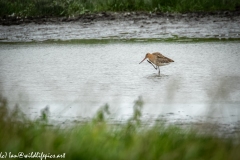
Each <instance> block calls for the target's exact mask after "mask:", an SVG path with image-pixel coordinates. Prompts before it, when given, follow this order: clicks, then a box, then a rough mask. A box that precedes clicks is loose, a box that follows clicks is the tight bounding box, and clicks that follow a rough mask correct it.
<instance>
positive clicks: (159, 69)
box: [158, 66, 160, 76]
mask: <svg viewBox="0 0 240 160" xmlns="http://www.w3.org/2000/svg"><path fill="white" fill-rule="evenodd" d="M158 75H159V76H160V67H159V66H158Z"/></svg>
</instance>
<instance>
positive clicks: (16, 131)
mask: <svg viewBox="0 0 240 160" xmlns="http://www.w3.org/2000/svg"><path fill="white" fill-rule="evenodd" d="M142 106H143V101H142V100H141V98H140V99H138V100H137V101H136V102H135V105H134V107H133V109H134V112H133V115H132V117H131V118H130V119H129V120H128V121H127V122H126V123H122V124H109V123H108V122H107V121H106V120H105V119H106V118H105V116H106V115H107V114H109V113H108V105H105V106H104V107H102V108H101V109H100V110H99V111H98V112H97V114H96V115H95V117H93V119H92V120H91V121H89V122H83V123H80V124H75V125H72V126H65V127H64V128H63V127H60V126H57V125H56V126H49V125H48V124H49V123H48V112H47V110H43V112H42V116H41V118H39V119H36V120H29V119H28V118H27V117H26V116H24V114H23V113H22V112H21V111H20V110H19V109H18V107H16V108H15V109H14V110H12V111H10V110H9V109H8V107H9V106H8V102H7V100H6V99H4V98H3V97H1V96H0V154H1V155H2V156H3V155H4V154H8V155H9V153H11V154H18V153H19V152H23V153H24V154H29V153H31V152H40V153H42V152H43V153H45V154H49V155H50V154H51V155H53V154H55V155H59V154H63V153H65V157H63V158H64V159H69V160H70V159H78V160H79V159H84V160H86V159H94V160H95V159H98V160H100V159H109V160H113V159H114V160H116V159H127V160H129V159H131V160H134V159H138V160H141V159H143V160H146V159H149V160H150V159H151V160H154V159H163V160H165V159H166V160H168V159H171V160H172V159H186V160H188V159H189V160H193V159H194V160H196V159H204V160H207V159H212V160H221V159H224V160H226V159H240V152H239V151H240V144H239V140H240V138H233V137H230V138H219V137H217V136H213V135H204V134H199V133H197V132H196V131H194V130H191V129H181V128H179V127H177V126H166V125H164V124H163V123H161V122H156V123H155V124H154V125H153V126H143V125H141V121H140V118H141V108H142ZM1 155H0V156H1ZM5 158H9V157H5ZM15 159H17V158H15ZM19 159H20V158H19ZM29 159H31V158H29ZM38 159H40V158H38ZM43 159H44V158H43ZM47 159H48V158H47Z"/></svg>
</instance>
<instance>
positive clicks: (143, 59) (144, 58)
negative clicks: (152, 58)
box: [139, 57, 147, 64]
mask: <svg viewBox="0 0 240 160" xmlns="http://www.w3.org/2000/svg"><path fill="white" fill-rule="evenodd" d="M145 59H147V57H145V58H144V59H143V60H142V61H141V62H140V63H142V62H143V61H144V60H145ZM140 63H139V64H140Z"/></svg>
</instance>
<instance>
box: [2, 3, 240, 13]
mask: <svg viewBox="0 0 240 160" xmlns="http://www.w3.org/2000/svg"><path fill="white" fill-rule="evenodd" d="M239 6H240V1H239V0H1V1H0V16H4V15H16V16H68V15H79V14H84V13H95V12H103V11H147V12H196V11H221V10H236V9H239Z"/></svg>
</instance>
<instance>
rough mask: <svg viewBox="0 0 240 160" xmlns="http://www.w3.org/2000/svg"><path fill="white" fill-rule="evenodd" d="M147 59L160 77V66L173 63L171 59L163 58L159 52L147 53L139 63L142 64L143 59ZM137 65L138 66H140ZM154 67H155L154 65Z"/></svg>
mask: <svg viewBox="0 0 240 160" xmlns="http://www.w3.org/2000/svg"><path fill="white" fill-rule="evenodd" d="M147 58H148V59H149V60H147V61H148V62H149V63H150V64H151V65H152V66H153V67H154V68H155V69H156V70H157V69H158V74H159V75H160V68H159V67H160V66H165V65H168V64H170V63H171V62H174V61H173V60H172V59H170V58H168V57H165V56H164V55H162V54H161V53H159V52H154V53H152V54H151V53H147V54H146V56H145V58H144V59H143V60H142V61H141V62H140V63H142V62H143V61H144V60H145V59H147ZM140 63H139V64H140ZM154 64H155V65H156V66H155V65H154Z"/></svg>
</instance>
